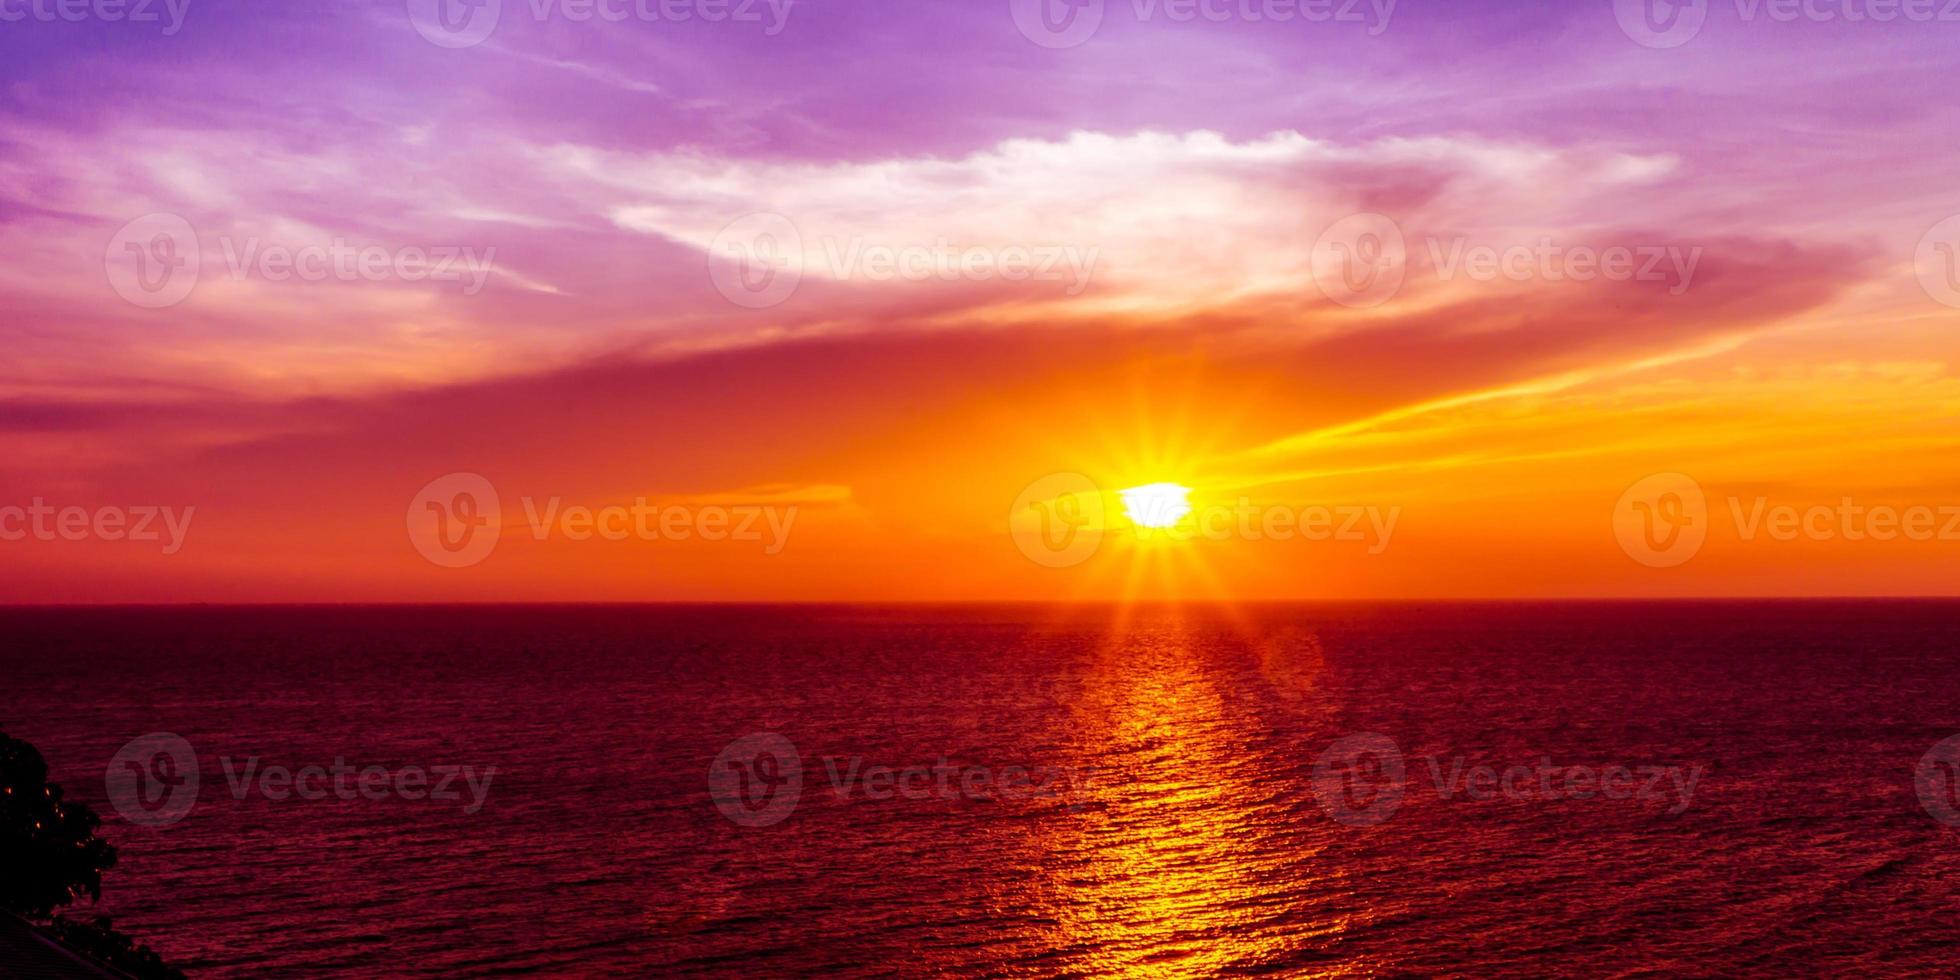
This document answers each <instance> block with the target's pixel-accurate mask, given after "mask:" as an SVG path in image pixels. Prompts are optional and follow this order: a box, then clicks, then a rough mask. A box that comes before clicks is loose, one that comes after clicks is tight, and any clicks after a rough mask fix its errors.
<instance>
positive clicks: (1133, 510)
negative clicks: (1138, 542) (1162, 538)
mask: <svg viewBox="0 0 1960 980" xmlns="http://www.w3.org/2000/svg"><path fill="white" fill-rule="evenodd" d="M1117 493H1118V494H1120V495H1121V496H1122V498H1123V513H1124V514H1126V515H1127V516H1128V517H1129V518H1130V520H1131V521H1132V522H1133V523H1135V524H1136V526H1138V527H1170V526H1172V525H1174V524H1176V523H1177V522H1178V521H1181V520H1183V519H1184V515H1186V514H1189V513H1191V501H1190V499H1189V498H1190V496H1191V488H1190V487H1187V486H1183V485H1182V484H1177V483H1146V484H1144V485H1143V486H1140V487H1131V488H1129V489H1128V490H1119V491H1117Z"/></svg>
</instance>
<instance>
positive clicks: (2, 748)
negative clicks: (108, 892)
mask: <svg viewBox="0 0 1960 980" xmlns="http://www.w3.org/2000/svg"><path fill="white" fill-rule="evenodd" d="M101 825H102V819H101V818H100V817H97V816H96V815H95V811H94V810H91V809H89V808H88V806H87V805H85V804H82V803H69V802H64V801H63V800H62V798H61V787H60V786H58V785H56V784H54V783H50V782H48V764H47V762H46V761H45V760H43V759H42V758H41V753H40V752H39V751H37V750H35V748H34V746H32V745H29V744H27V743H26V742H23V741H21V740H19V739H17V738H12V737H10V736H8V735H7V733H5V732H0V908H6V909H8V910H9V911H12V912H15V913H18V914H20V915H23V916H26V917H28V918H30V919H44V918H47V917H48V916H49V915H50V914H52V913H53V912H54V910H55V909H58V908H63V907H65V906H67V905H69V904H70V903H72V902H74V901H75V900H76V899H77V898H80V897H82V896H83V895H87V896H88V898H89V900H90V901H95V900H96V899H99V898H101V897H102V872H104V871H106V870H108V869H109V868H112V867H114V866H115V864H116V849H115V848H114V847H112V846H110V844H109V842H108V841H105V840H103V839H101V838H99V837H97V836H95V831H96V828H98V827H100V826H101Z"/></svg>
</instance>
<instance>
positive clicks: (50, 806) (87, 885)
mask: <svg viewBox="0 0 1960 980" xmlns="http://www.w3.org/2000/svg"><path fill="white" fill-rule="evenodd" d="M101 826H102V818H100V817H98V816H96V814H95V811H94V810H91V809H89V807H88V805H87V804H84V803H70V802H66V801H64V800H63V799H62V796H61V787H60V786H59V785H57V784H55V783H51V782H48V764H47V761H46V760H45V759H42V758H41V753H40V752H39V751H38V750H36V749H35V748H34V746H32V745H29V744H27V743H26V742H23V741H21V740H20V739H17V738H13V737H11V736H9V735H8V734H7V733H6V732H0V910H4V911H5V912H11V913H14V914H15V915H19V916H21V917H23V918H26V919H30V920H39V921H41V922H43V923H44V925H43V926H42V931H43V932H44V933H46V934H47V935H49V936H53V937H54V938H55V939H57V940H59V941H60V942H61V943H62V944H63V945H66V946H67V947H68V948H69V949H71V950H74V951H76V952H78V953H81V954H83V955H84V956H88V957H92V958H94V959H96V960H99V961H101V962H103V963H106V964H108V965H110V966H112V967H115V968H117V969H119V970H121V971H122V972H123V973H125V974H127V975H129V976H132V977H137V978H139V980H184V975H183V974H182V973H179V972H177V971H176V970H175V969H172V968H171V967H170V966H169V965H168V964H166V963H164V961H163V959H162V958H161V957H159V956H158V955H157V954H156V953H155V952H153V951H152V950H151V949H150V948H149V947H148V946H145V945H143V944H141V943H139V942H137V941H135V940H134V939H131V938H130V937H128V936H126V935H123V934H122V933H120V932H117V931H116V929H115V927H114V925H113V924H112V923H111V922H110V921H109V920H108V919H107V918H104V917H102V916H96V917H93V918H91V919H88V920H79V919H64V918H52V916H53V915H54V911H55V910H56V909H60V908H66V907H67V906H69V905H71V904H73V903H74V901H75V900H76V899H78V898H81V897H82V896H84V895H86V896H88V899H89V901H91V902H94V901H96V900H98V899H100V898H101V897H102V872H104V871H107V870H109V869H110V868H112V867H115V865H116V849H115V847H114V846H113V845H111V844H110V843H109V842H108V841H105V840H103V839H102V838H100V837H97V836H95V831H96V829H97V828H99V827H101ZM3 972H5V971H4V969H0V973H3Z"/></svg>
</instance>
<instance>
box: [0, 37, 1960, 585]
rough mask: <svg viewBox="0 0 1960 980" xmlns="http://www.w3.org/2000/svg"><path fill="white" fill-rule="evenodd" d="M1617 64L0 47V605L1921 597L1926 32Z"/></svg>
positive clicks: (785, 50) (1942, 49)
mask: <svg viewBox="0 0 1960 980" xmlns="http://www.w3.org/2000/svg"><path fill="white" fill-rule="evenodd" d="M1652 3H1653V5H1652V6H1651V7H1648V6H1644V5H1643V4H1642V3H1638V2H1634V0H1618V2H1614V0H1583V2H1564V3H1560V2H1544V3H1532V2H1508V0H1507V2H1423V0H1399V2H1395V3H1388V2H1386V0H1375V2H1369V0H1360V2H1352V3H1350V2H1349V0H1327V2H1322V0H1297V2H1296V0H1229V2H1227V0H1208V2H1204V3H1198V2H1193V0H1101V2H1098V0H983V2H938V0H916V2H906V3H898V2H872V0H794V2H790V0H775V2H773V3H771V2H767V0H753V2H751V0H665V2H661V0H600V2H586V0H569V2H568V0H483V2H482V3H480V4H477V5H474V6H472V5H468V4H466V3H465V2H463V0H396V2H374V3H365V2H339V0H312V2H307V0H296V2H292V3H280V4H267V3H247V2H230V0H169V2H166V0H126V2H119V0H66V2H65V3H64V2H61V0H0V345H3V346H4V350H5V352H6V353H5V356H4V358H0V602H11V603H66V602H372V601H404V602H407V601H653V600H686V601H694V600H764V601H802V600H907V601H910V600H920V601H931V600H966V599H974V600H982V599H1027V600H1061V599H1082V600H1108V599H1123V598H1149V599H1192V600H1203V599H1224V600H1235V601H1251V600H1267V599H1274V600H1278V599H1322V598H1325V599H1356V598H1431V597H1436V598H1445V597H1565V596H1574V597H1580V596H1584V597H1591V596H1714V595H1748V596H1764V595H1790V596H1805V595H1899V594H1938V595H1953V594H1960V578H1956V576H1955V574H1954V571H1955V569H1956V568H1960V454H1956V453H1955V452H1954V449H1955V448H1956V442H1957V441H1960V427H1957V426H1956V424H1955V423H1956V417H1957V416H1960V381H1956V376H1955V370H1954V363H1955V354H1956V351H1957V350H1960V218H1956V217H1955V216H1956V215H1960V180H1956V177H1960V174H1956V172H1955V169H1954V167H1955V165H1954V159H1955V158H1954V156H1953V153H1952V149H1953V147H1954V146H1955V145H1956V142H1957V141H1956V136H1960V106H1956V103H1955V100H1954V99H1952V98H1951V97H1950V95H1951V91H1952V79H1953V78H1954V77H1955V69H1956V67H1957V66H1960V9H1956V10H1955V11H1952V12H1948V11H1944V10H1941V9H1940V8H1941V7H1942V6H1945V4H1944V3H1943V2H1933V3H1926V2H1922V0H1906V2H1903V3H1901V2H1896V0H1895V2H1889V3H1888V2H1887V0H1829V2H1826V0H1808V2H1806V3H1791V2H1789V0H1703V2H1700V3H1690V4H1681V5H1675V4H1672V3H1669V2H1668V0H1652ZM1160 483H1165V484H1175V485H1178V486H1181V487H1184V488H1188V495H1187V496H1186V497H1185V498H1183V499H1182V500H1179V499H1177V494H1176V493H1173V494H1172V495H1171V497H1169V498H1166V501H1167V502H1166V503H1165V506H1174V507H1177V508H1178V509H1179V510H1181V509H1182V507H1184V506H1189V507H1190V508H1191V511H1190V514H1189V515H1188V516H1186V517H1185V518H1183V519H1182V520H1181V521H1180V523H1179V524H1177V525H1176V526H1173V527H1170V528H1168V529H1153V528H1151V527H1148V526H1147V525H1149V524H1150V523H1152V521H1151V520H1149V519H1148V516H1147V515H1143V514H1140V513H1139V512H1137V511H1136V510H1135V509H1134V508H1133V507H1131V506H1130V505H1128V504H1127V503H1126V502H1125V500H1124V497H1123V495H1122V494H1121V493H1120V491H1122V490H1124V489H1129V488H1134V487H1138V486H1145V485H1152V484H1160ZM64 515H65V516H64ZM145 515H148V516H147V517H146V516H145Z"/></svg>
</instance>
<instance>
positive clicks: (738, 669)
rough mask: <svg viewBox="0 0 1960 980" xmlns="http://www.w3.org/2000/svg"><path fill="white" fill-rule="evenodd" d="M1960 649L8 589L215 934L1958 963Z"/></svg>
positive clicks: (24, 667) (1820, 610)
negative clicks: (312, 601)
mask: <svg viewBox="0 0 1960 980" xmlns="http://www.w3.org/2000/svg"><path fill="white" fill-rule="evenodd" d="M1956 680H1960V603H1950V602H1903V601H1902V602H1811V603H1786V602H1704V603H1611V604H1470V605H1422V604H1383V605H1299V606H1242V607H1210V606H1207V607H1185V608H1171V607H1143V608H1136V609H1129V610H1123V609H1116V608H1111V607H1077V608H1061V609H1057V608H1045V607H1036V606H969V607H955V608H934V607H902V608H881V607H843V606H838V607H760V606H757V607H543V606H540V607H476V608H472V607H393V608H359V607H356V608H252V609H228V608H196V609H89V610H77V609H67V610H8V611H0V691H4V692H5V694H4V698H0V728H3V729H5V730H7V731H9V732H10V733H11V734H14V735H16V736H19V737H23V738H26V739H28V740H30V741H32V742H33V743H35V744H36V745H37V746H39V747H40V748H41V750H42V751H43V753H44V754H45V755H46V756H47V757H48V760H49V762H50V765H51V767H52V768H53V770H54V773H55V776H56V778H57V780H59V781H61V782H62V783H64V785H65V786H66V787H67V789H68V791H69V793H70V795H71V797H73V798H78V799H82V800H84V801H87V802H88V803H90V804H91V805H92V806H94V807H96V808H97V809H98V810H99V811H100V812H102V813H103V814H104V816H105V825H104V833H105V834H106V835H108V836H109V837H110V838H111V839H112V840H113V841H114V842H115V843H116V844H117V845H118V846H119V847H120V848H121V852H122V860H121V863H120V865H119V866H118V867H117V868H116V869H115V870H114V871H113V872H112V873H111V875H110V876H109V877H108V880H107V883H106V887H105V895H104V900H103V902H102V903H101V905H100V910H101V911H103V912H106V913H109V914H112V915H114V916H115V917H116V919H117V924H118V926H119V927H120V928H122V929H124V930H125V931H128V932H131V933H133V934H136V935H137V936H139V937H141V938H142V939H144V940H146V941H147V942H149V943H150V944H151V945H152V946H153V947H155V948H157V949H158V950H159V951H160V952H162V953H163V954H164V955H165V956H166V957H167V958H169V959H170V960H172V961H173V962H174V963H176V964H178V965H180V966H181V967H182V968H184V969H185V970H186V971H187V972H189V973H191V974H192V975H193V976H203V977H241V978H242V977H265V976H275V975H276V976H299V977H327V976H375V975H400V976H418V975H419V976H444V977H471V976H497V975H509V974H516V973H525V974H532V975H550V976H630V977H649V976H660V977H672V976H678V977H688V976H700V977H710V976H730V977H757V976H794V975H805V974H813V973H819V972H821V973H826V974H830V975H846V976H891V977H924V976H969V977H1048V976H1150V977H1210V976H1234V975H1284V976H1307V975H1319V974H1334V975H1357V976H1389V975H1398V974H1424V975H1434V974H1470V975H1479V976H1505V975H1509V976H1541V975H1545V974H1548V973H1578V974H1584V975H1602V976H1642V975H1653V976H1661V975H1667V976H1676V975H1724V976H1735V975H1770V976H1785V975H1806V974H1818V973H1832V974H1851V975H1861V976H1884V975H1897V976H1910V975H1922V976H1932V975H1941V976H1950V975H1952V972H1953V969H1954V963H1955V959H1954V954H1953V946H1952V932H1953V926H1952V923H1953V915H1954V913H1955V911H1956V909H1960V826H1956V824H1960V795H1956V794H1955V792H1954V786H1955V782H1954V780H1953V778H1952V777H1953V772H1954V769H1953V760H1954V759H1955V758H1956V757H1960V750H1955V749H1954V748H1953V747H1952V746H1951V745H1947V740H1949V739H1952V738H1954V736H1955V735H1956V734H1960V683H1956ZM166 733H167V734H168V735H170V736H174V738H173V739H151V740H149V741H144V740H143V739H144V737H145V736H161V735H164V734H166ZM132 742H134V744H133V745H132ZM1954 744H1960V743H1954ZM1943 745H1946V746H1947V747H1945V748H1941V746H1943ZM174 753H188V754H185V755H178V754H174ZM180 759H181V761H183V763H184V765H183V767H182V768H172V767H173V766H174V765H175V764H176V762H177V761H178V760H180ZM336 766H338V767H339V771H340V774H339V775H336V774H335V771H336ZM308 767H318V768H317V769H316V770H314V771H313V772H312V773H311V775H307V774H306V773H307V770H308ZM452 767H453V768H452ZM464 767H468V768H467V772H468V773H469V774H471V775H472V776H473V777H474V779H475V783H476V787H477V788H474V789H473V788H472V787H471V784H470V782H469V781H468V779H466V778H465V776H464V775H463V773H464V772H465V769H464ZM493 767H494V773H493V772H492V771H491V770H492V768H493ZM363 771H366V772H369V773H371V774H373V775H371V777H363V776H361V775H360V773H362V772H363ZM191 772H195V773H196V776H197V779H196V783H197V785H196V787H195V789H194V790H193V789H191V788H190V786H189V779H188V776H189V774H190V773H191ZM280 772H285V773H294V774H300V776H299V778H300V782H301V784H302V785H304V786H305V787H306V788H307V790H308V792H307V793H306V794H305V795H307V796H310V797H313V798H302V796H301V795H300V794H298V793H296V792H294V791H293V788H292V783H291V782H289V781H287V780H285V779H283V778H280V777H279V776H278V775H277V773H280ZM446 772H453V773H455V774H456V775H455V776H454V777H453V778H452V779H450V780H449V781H448V786H447V790H446V791H445V792H436V787H437V785H438V784H439V783H441V782H442V781H443V775H442V774H443V773H446ZM119 773H120V774H121V775H118V774H119ZM363 779H365V782H363ZM186 794H189V795H186ZM432 797H436V798H432ZM178 811H181V813H179V812H178Z"/></svg>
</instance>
